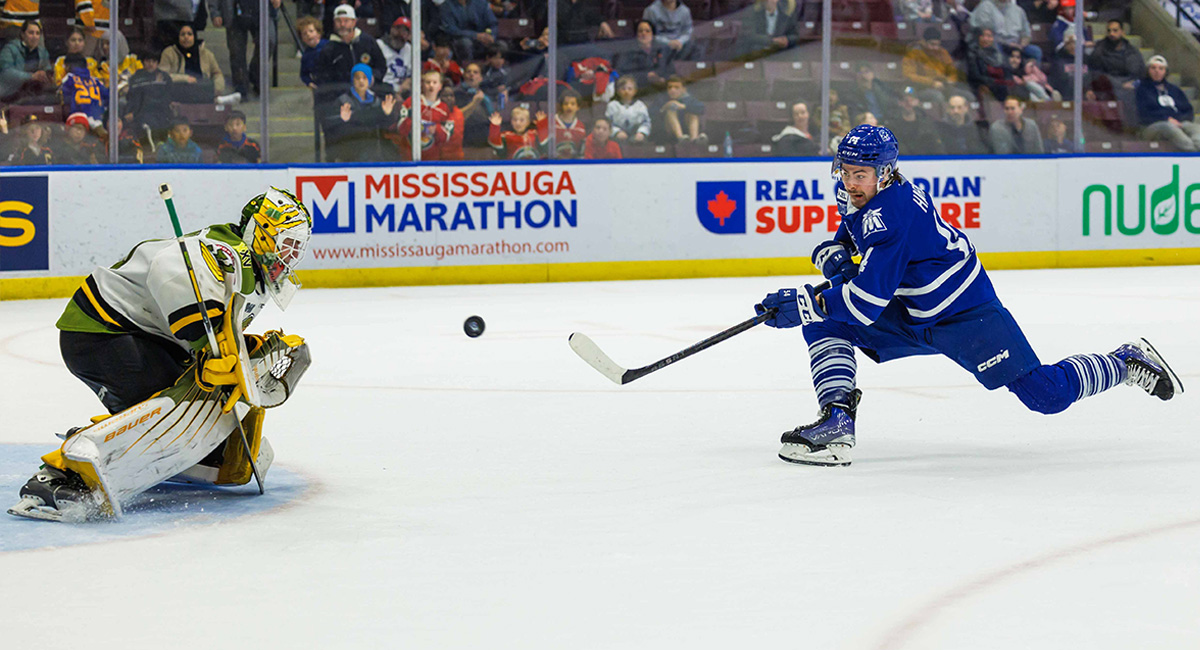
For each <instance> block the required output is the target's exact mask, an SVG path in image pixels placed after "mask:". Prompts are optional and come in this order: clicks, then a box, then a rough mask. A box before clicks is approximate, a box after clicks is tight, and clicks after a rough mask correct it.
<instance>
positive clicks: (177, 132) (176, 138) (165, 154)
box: [157, 117, 204, 165]
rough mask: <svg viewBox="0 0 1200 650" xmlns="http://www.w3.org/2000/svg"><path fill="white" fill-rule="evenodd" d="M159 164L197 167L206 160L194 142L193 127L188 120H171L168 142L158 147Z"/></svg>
mask: <svg viewBox="0 0 1200 650" xmlns="http://www.w3.org/2000/svg"><path fill="white" fill-rule="evenodd" d="M157 158H158V162H160V163H174V164H178V165H189V164H190V165H195V164H198V163H200V162H203V160H204V154H203V152H201V151H200V146H199V145H197V144H196V143H195V142H192V125H191V124H189V123H188V121H187V119H186V118H182V117H177V118H175V119H173V120H171V128H170V130H168V131H167V140H166V142H163V143H162V144H160V145H158V152H157Z"/></svg>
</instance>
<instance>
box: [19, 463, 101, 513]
mask: <svg viewBox="0 0 1200 650" xmlns="http://www.w3.org/2000/svg"><path fill="white" fill-rule="evenodd" d="M20 497H21V500H20V501H18V502H17V503H16V505H13V506H12V507H11V508H9V509H8V514H10V515H16V516H18V517H27V518H29V519H41V520H42V521H63V522H67V523H80V522H84V521H88V520H90V519H101V518H103V517H104V514H103V511H102V510H101V507H100V500H97V499H96V496H95V495H94V494H93V493H92V491H91V490H90V489H88V487H87V485H86V484H85V483H84V482H83V479H82V478H81V477H80V476H79V475H78V474H76V473H74V472H70V471H66V472H64V471H62V470H59V469H56V468H53V467H43V468H42V469H40V470H38V473H37V474H34V475H33V477H32V478H30V479H29V480H28V481H27V482H26V483H25V485H24V487H22V488H21V492H20Z"/></svg>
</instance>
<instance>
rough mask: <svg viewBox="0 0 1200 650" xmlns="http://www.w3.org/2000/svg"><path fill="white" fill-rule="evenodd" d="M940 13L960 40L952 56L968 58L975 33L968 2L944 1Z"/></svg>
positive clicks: (961, 0)
mask: <svg viewBox="0 0 1200 650" xmlns="http://www.w3.org/2000/svg"><path fill="white" fill-rule="evenodd" d="M940 13H941V15H942V21H943V23H944V24H948V25H950V26H952V27H953V28H954V32H955V33H956V34H958V38H959V44H958V47H956V48H955V50H954V51H953V52H951V53H950V54H952V55H953V56H954V58H955V59H961V58H963V57H964V56H966V53H967V44H968V43H970V42H971V40H972V34H973V33H974V32H975V30H974V29H973V28H972V27H971V12H970V10H968V9H967V7H966V0H942V10H941V12H940ZM1031 33H1032V32H1031Z"/></svg>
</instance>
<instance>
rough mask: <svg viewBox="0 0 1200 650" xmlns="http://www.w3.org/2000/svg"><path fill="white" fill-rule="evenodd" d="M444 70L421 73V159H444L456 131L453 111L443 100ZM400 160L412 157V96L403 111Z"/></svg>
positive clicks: (401, 115) (400, 129)
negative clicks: (447, 143)
mask: <svg viewBox="0 0 1200 650" xmlns="http://www.w3.org/2000/svg"><path fill="white" fill-rule="evenodd" d="M442 85H443V81H442V73H440V72H438V71H437V70H426V71H425V72H422V73H421V160H442V149H443V148H444V147H445V145H446V142H448V141H449V140H450V136H451V135H453V132H454V120H453V118H452V114H453V112H454V111H453V110H452V109H451V108H450V106H448V105H446V103H445V102H443V101H442V100H441V96H442ZM399 132H400V133H399V138H397V140H398V142H397V145H398V146H399V147H400V159H401V160H411V159H412V143H411V137H412V98H411V97H409V98H408V99H406V100H404V106H403V108H402V109H401V111H400V126H399Z"/></svg>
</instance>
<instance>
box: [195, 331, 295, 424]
mask: <svg viewBox="0 0 1200 650" xmlns="http://www.w3.org/2000/svg"><path fill="white" fill-rule="evenodd" d="M234 336H235V335H234V334H233V332H232V331H231V328H230V327H228V326H226V327H222V328H221V333H220V334H218V335H217V344H218V346H219V347H220V349H221V356H219V357H215V358H213V357H210V356H208V355H204V356H202V357H201V359H200V361H199V362H198V363H197V367H198V368H199V369H200V370H199V377H198V379H199V382H198V383H199V385H200V387H201V388H202V389H204V390H206V391H212V390H214V389H216V387H218V386H229V387H231V388H232V390H231V392H230V395H229V398H228V399H227V400H225V402H224V404H223V405H222V407H221V409H222V410H223V411H224V412H226V413H228V412H230V411H231V410H233V405H234V404H236V403H237V402H238V400H243V401H247V402H249V400H247V399H245V398H246V396H247V395H249V394H255V395H256V396H257V398H258V400H257V401H258V402H259V403H258V404H251V406H261V407H264V408H272V407H275V406H279V405H280V404H283V403H284V402H286V401H287V399H288V397H290V396H291V394H292V391H293V390H294V389H295V386H296V384H297V383H298V382H299V381H300V377H301V376H303V375H304V372H305V371H306V370H308V366H309V365H310V364H311V363H312V357H311V356H310V355H309V352H308V344H307V343H305V342H304V339H303V338H301V337H299V336H296V335H295V334H284V333H283V332H282V331H279V330H273V331H270V332H267V333H265V334H263V335H262V336H255V335H253V334H249V335H246V337H245V341H246V352H247V355H248V357H247V359H246V362H245V363H243V362H242V357H241V355H240V353H239V351H238V349H237V346H236V345H233V344H232V343H231V342H232V341H233V340H235V339H234V338H233V337H234ZM249 385H253V386H254V387H255V388H256V389H257V390H256V391H255V392H254V393H251V392H250V391H247V387H248V386H249Z"/></svg>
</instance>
